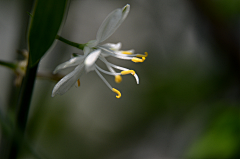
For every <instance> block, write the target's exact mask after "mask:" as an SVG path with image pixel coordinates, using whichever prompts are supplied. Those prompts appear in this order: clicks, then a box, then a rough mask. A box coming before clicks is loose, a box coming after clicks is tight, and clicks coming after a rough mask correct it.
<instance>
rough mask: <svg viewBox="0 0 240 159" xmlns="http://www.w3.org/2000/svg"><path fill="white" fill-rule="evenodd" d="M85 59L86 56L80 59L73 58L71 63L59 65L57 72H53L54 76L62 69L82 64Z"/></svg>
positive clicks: (79, 57)
mask: <svg viewBox="0 0 240 159" xmlns="http://www.w3.org/2000/svg"><path fill="white" fill-rule="evenodd" d="M85 57H86V56H78V57H73V58H71V59H70V60H69V61H66V62H64V63H62V64H60V65H58V66H57V67H56V68H55V70H54V71H53V74H56V73H57V72H58V71H60V70H62V69H65V68H68V67H72V66H76V65H80V64H82V63H83V61H84V59H85Z"/></svg>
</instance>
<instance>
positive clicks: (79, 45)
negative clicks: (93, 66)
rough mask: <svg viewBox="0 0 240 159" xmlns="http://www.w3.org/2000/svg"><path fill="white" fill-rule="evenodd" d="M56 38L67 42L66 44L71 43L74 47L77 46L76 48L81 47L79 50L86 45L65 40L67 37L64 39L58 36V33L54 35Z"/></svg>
mask: <svg viewBox="0 0 240 159" xmlns="http://www.w3.org/2000/svg"><path fill="white" fill-rule="evenodd" d="M56 39H58V40H60V41H62V42H64V43H66V44H68V45H71V46H73V47H76V48H78V49H81V50H83V48H84V46H85V45H86V44H78V43H75V42H72V41H69V40H67V39H65V38H63V37H61V36H59V35H57V36H56Z"/></svg>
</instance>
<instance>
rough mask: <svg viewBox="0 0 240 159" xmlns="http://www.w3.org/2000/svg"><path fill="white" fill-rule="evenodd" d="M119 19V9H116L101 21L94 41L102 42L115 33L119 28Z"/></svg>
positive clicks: (120, 11) (120, 12) (120, 13)
mask: <svg viewBox="0 0 240 159" xmlns="http://www.w3.org/2000/svg"><path fill="white" fill-rule="evenodd" d="M121 19H122V10H121V9H116V10H114V11H113V12H111V13H110V14H109V15H108V16H107V18H106V19H105V20H104V21H103V23H102V24H101V26H100V28H99V29H98V32H97V37H96V39H97V41H98V43H100V42H103V41H104V40H106V39H107V38H109V37H110V36H111V35H112V34H113V33H114V32H115V31H116V29H117V28H118V26H119V25H118V23H119V22H120V21H121Z"/></svg>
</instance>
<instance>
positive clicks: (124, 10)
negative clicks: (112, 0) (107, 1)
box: [121, 4, 130, 22]
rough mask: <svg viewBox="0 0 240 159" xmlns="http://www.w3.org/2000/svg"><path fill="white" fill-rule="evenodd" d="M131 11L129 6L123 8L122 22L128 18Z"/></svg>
mask: <svg viewBox="0 0 240 159" xmlns="http://www.w3.org/2000/svg"><path fill="white" fill-rule="evenodd" d="M129 11H130V5H129V4H127V5H125V6H124V7H123V8H122V14H123V15H122V19H121V22H123V21H124V20H125V19H126V18H127V15H128V13H129Z"/></svg>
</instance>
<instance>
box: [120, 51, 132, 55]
mask: <svg viewBox="0 0 240 159" xmlns="http://www.w3.org/2000/svg"><path fill="white" fill-rule="evenodd" d="M121 53H122V54H126V55H132V53H131V52H130V51H121Z"/></svg>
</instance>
